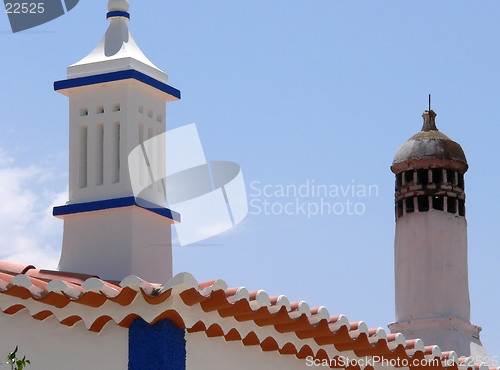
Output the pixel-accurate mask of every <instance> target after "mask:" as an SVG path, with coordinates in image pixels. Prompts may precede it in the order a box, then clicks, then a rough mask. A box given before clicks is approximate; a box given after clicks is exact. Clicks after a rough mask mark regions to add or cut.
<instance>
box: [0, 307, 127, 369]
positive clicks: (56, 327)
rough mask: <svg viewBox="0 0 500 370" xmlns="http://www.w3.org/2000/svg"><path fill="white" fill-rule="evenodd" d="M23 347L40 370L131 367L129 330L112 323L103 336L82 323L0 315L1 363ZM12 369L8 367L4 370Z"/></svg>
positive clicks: (23, 313)
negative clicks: (9, 354) (65, 322)
mask: <svg viewBox="0 0 500 370" xmlns="http://www.w3.org/2000/svg"><path fill="white" fill-rule="evenodd" d="M16 345H18V346H19V351H18V357H22V356H23V355H26V358H27V359H28V360H30V361H31V364H32V366H29V367H28V369H34V370H35V369H36V370H68V369H71V370H89V369H104V368H105V369H110V370H113V369H116V370H124V369H127V367H128V329H126V328H122V327H119V326H117V325H115V324H114V323H112V322H109V323H108V324H106V325H105V326H104V328H103V329H102V331H101V332H100V333H94V332H90V331H88V330H87V329H86V328H85V327H84V325H83V323H82V322H81V321H80V322H78V323H76V324H75V325H74V326H72V327H68V326H66V325H63V324H60V323H59V322H58V321H57V320H56V319H55V318H54V317H49V318H47V319H45V320H44V321H39V320H35V319H33V318H32V317H31V316H30V315H29V313H28V312H27V310H25V309H23V310H21V311H20V312H18V313H16V314H14V315H8V314H5V313H2V312H0V362H3V361H4V358H5V356H7V354H8V353H9V352H11V351H13V350H14V348H15V347H16ZM4 368H5V369H8V367H7V366H6V365H2V366H0V369H4Z"/></svg>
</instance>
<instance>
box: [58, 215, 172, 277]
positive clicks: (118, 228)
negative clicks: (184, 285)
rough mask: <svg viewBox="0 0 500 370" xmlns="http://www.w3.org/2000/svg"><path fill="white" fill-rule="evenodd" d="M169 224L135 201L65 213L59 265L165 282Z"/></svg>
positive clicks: (169, 251) (63, 268)
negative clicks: (108, 207)
mask: <svg viewBox="0 0 500 370" xmlns="http://www.w3.org/2000/svg"><path fill="white" fill-rule="evenodd" d="M171 238H172V236H171V224H170V222H169V220H168V219H167V218H165V217H162V216H159V215H156V214H154V213H152V212H150V211H147V210H144V209H141V208H139V207H136V206H132V207H125V208H116V209H108V210H102V211H96V212H85V213H77V214H73V215H67V216H64V236H63V250H62V253H61V260H60V262H59V270H61V271H71V272H81V273H85V274H90V275H98V276H99V277H100V278H102V279H108V280H122V279H123V278H125V277H126V276H128V275H136V276H140V277H141V278H142V279H145V280H147V281H149V282H154V283H163V284H164V283H166V282H167V281H168V280H170V278H171V277H172V242H171Z"/></svg>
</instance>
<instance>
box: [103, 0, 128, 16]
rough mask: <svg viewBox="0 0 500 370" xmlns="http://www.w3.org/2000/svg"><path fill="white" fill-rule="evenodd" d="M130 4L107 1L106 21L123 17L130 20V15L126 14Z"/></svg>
mask: <svg viewBox="0 0 500 370" xmlns="http://www.w3.org/2000/svg"><path fill="white" fill-rule="evenodd" d="M129 8H130V4H129V2H128V0H109V1H108V11H109V12H108V14H107V16H106V18H107V19H110V18H113V17H123V18H127V19H130V14H129V12H128V10H129Z"/></svg>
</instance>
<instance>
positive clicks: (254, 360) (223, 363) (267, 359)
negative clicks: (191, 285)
mask: <svg viewBox="0 0 500 370" xmlns="http://www.w3.org/2000/svg"><path fill="white" fill-rule="evenodd" d="M186 350H187V358H186V369H189V370H200V369H203V370H234V369H238V370H255V369H287V370H305V369H315V368H316V369H317V368H318V367H310V366H307V365H306V361H305V360H299V359H297V357H295V356H294V355H280V354H279V353H278V352H277V351H272V352H264V351H262V349H261V347H260V346H246V347H245V346H244V345H243V343H242V342H241V341H234V342H233V341H230V342H226V340H225V339H224V338H222V337H215V338H207V336H206V335H205V333H204V332H202V333H192V334H186Z"/></svg>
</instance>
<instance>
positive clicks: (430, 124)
mask: <svg viewBox="0 0 500 370" xmlns="http://www.w3.org/2000/svg"><path fill="white" fill-rule="evenodd" d="M436 116H437V114H436V112H434V111H433V110H432V109H431V94H429V110H426V111H424V113H423V114H422V117H423V118H424V124H423V126H422V131H439V130H438V129H437V127H436Z"/></svg>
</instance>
